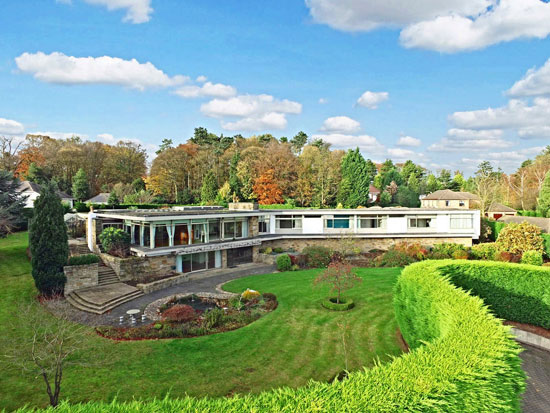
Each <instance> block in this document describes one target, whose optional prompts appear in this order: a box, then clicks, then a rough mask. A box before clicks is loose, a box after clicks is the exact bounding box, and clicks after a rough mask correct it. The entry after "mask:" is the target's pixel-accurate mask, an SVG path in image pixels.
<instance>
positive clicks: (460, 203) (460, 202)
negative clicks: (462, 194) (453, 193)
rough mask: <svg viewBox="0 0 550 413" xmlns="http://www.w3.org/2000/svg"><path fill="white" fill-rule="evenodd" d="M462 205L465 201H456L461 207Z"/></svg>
mask: <svg viewBox="0 0 550 413" xmlns="http://www.w3.org/2000/svg"><path fill="white" fill-rule="evenodd" d="M464 205H466V203H465V202H464V201H458V206H461V207H463V206H464Z"/></svg>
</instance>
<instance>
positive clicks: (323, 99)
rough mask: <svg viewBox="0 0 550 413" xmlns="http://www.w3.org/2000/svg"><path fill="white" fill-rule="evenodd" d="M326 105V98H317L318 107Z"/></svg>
mask: <svg viewBox="0 0 550 413" xmlns="http://www.w3.org/2000/svg"><path fill="white" fill-rule="evenodd" d="M327 103H328V99H327V98H319V104H320V105H325V104H327Z"/></svg>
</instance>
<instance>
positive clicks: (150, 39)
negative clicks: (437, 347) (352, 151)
mask: <svg viewBox="0 0 550 413" xmlns="http://www.w3.org/2000/svg"><path fill="white" fill-rule="evenodd" d="M440 3H441V2H439V1H435V0H419V1H418V2H417V3H416V4H415V8H414V9H411V8H410V2H408V1H403V0H391V1H390V0H387V1H383V0H338V1H337V0H306V1H301V0H277V1H274V0H264V1H261V2H258V1H251V0H239V1H231V0H229V1H223V2H222V1H219V0H203V1H200V2H197V1H176V0H163V1H161V0H72V1H68V0H64V1H59V0H58V1H55V0H34V1H31V0H20V1H5V2H2V4H1V5H0V93H1V96H2V97H3V99H1V100H0V135H7V136H9V135H14V136H24V134H25V133H34V132H42V133H46V132H48V133H50V134H51V135H52V136H70V135H71V134H78V135H80V136H84V137H86V138H87V139H91V140H102V141H105V142H109V143H110V142H115V141H117V140H118V139H134V140H137V141H139V142H141V143H142V144H143V145H144V146H146V147H147V149H148V151H149V152H150V153H153V152H154V149H155V145H157V144H159V143H160V141H161V140H162V139H163V138H171V139H173V140H174V142H176V143H180V142H185V141H186V140H187V139H188V138H189V137H190V136H191V135H192V133H193V128H195V127H197V126H204V127H207V128H208V129H209V130H211V131H212V132H215V133H218V134H219V133H223V134H225V135H233V134H237V133H241V134H243V135H244V136H250V135H252V134H260V133H272V134H273V135H275V136H288V137H292V136H293V135H294V134H295V133H296V132H298V131H299V130H304V131H305V132H306V133H308V135H310V136H319V137H323V138H324V139H326V140H328V141H329V142H331V143H332V144H333V146H334V147H338V148H349V147H355V146H359V147H360V148H361V150H362V152H363V153H364V155H365V156H367V157H370V158H372V159H373V160H376V161H383V160H384V159H386V158H392V159H394V160H396V161H403V160H405V159H408V158H411V159H413V160H415V161H418V162H420V163H422V164H423V165H425V166H426V167H428V168H429V169H432V170H437V169H440V168H442V167H445V168H451V169H453V170H454V169H460V170H463V171H464V172H465V173H466V174H470V173H471V172H472V171H473V170H474V169H475V166H476V165H477V163H479V161H480V160H483V159H488V160H491V161H493V163H494V164H495V165H498V166H501V167H502V168H503V169H505V170H506V171H513V170H515V169H516V168H517V167H518V166H519V164H520V163H521V161H522V160H524V159H526V158H529V157H533V156H534V155H535V154H536V153H538V152H539V151H540V150H541V149H542V147H544V146H545V145H547V144H549V143H550V63H547V61H548V59H549V58H550V40H549V39H548V34H550V4H548V3H547V2H544V1H541V0H522V1H521V2H519V1H517V0H500V1H499V0H461V1H458V0H449V1H448V2H444V3H448V4H445V5H443V6H442V5H441V4H440ZM133 59H135V60H133ZM148 62H149V63H148ZM530 69H531V72H529V73H528V71H529V70H530ZM199 77H200V78H199ZM368 92H372V93H368ZM365 93H366V95H364V97H363V99H360V98H361V96H363V94H365Z"/></svg>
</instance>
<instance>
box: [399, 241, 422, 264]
mask: <svg viewBox="0 0 550 413" xmlns="http://www.w3.org/2000/svg"><path fill="white" fill-rule="evenodd" d="M393 249H395V250H397V251H400V252H403V253H405V254H407V255H408V256H409V257H411V258H412V259H413V260H414V261H421V260H423V259H424V258H426V256H427V255H428V250H427V249H426V248H425V247H423V246H422V245H421V244H420V243H418V242H413V243H409V242H400V243H397V244H395V246H394V247H393Z"/></svg>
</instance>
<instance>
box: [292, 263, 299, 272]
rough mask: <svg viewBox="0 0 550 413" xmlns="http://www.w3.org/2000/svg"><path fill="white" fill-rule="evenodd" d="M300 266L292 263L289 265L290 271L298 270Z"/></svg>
mask: <svg viewBox="0 0 550 413" xmlns="http://www.w3.org/2000/svg"><path fill="white" fill-rule="evenodd" d="M299 269H300V267H299V266H298V265H296V264H294V265H293V266H292V267H290V271H298V270H299Z"/></svg>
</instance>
